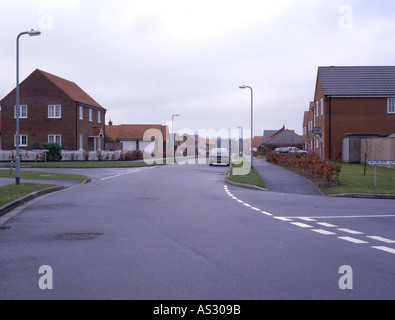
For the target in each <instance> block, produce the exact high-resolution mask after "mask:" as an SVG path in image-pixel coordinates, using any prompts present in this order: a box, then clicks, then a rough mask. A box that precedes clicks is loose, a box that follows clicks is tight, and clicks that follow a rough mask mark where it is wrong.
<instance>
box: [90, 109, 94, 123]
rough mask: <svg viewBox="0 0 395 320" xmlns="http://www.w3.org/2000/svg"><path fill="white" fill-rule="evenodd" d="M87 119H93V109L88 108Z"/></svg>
mask: <svg viewBox="0 0 395 320" xmlns="http://www.w3.org/2000/svg"><path fill="white" fill-rule="evenodd" d="M89 121H90V122H92V121H93V110H92V109H89Z"/></svg>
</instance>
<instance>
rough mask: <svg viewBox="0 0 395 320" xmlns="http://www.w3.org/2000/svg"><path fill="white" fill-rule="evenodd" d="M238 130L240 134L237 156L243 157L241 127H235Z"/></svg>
mask: <svg viewBox="0 0 395 320" xmlns="http://www.w3.org/2000/svg"><path fill="white" fill-rule="evenodd" d="M237 129H239V130H240V131H239V133H240V138H239V156H240V157H242V156H243V151H244V140H243V127H237Z"/></svg>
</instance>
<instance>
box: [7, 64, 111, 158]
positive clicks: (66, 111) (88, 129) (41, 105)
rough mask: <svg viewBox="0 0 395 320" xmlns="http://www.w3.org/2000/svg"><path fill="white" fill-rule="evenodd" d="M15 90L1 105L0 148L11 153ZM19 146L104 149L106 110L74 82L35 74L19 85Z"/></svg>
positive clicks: (40, 72)
mask: <svg viewBox="0 0 395 320" xmlns="http://www.w3.org/2000/svg"><path fill="white" fill-rule="evenodd" d="M15 104H16V89H14V90H13V91H12V92H11V93H10V94H8V95H7V96H6V97H5V98H4V99H2V100H1V101H0V105H1V119H2V122H1V124H2V126H1V143H2V144H1V148H2V149H3V150H14V149H15V145H16V141H15V136H16V120H15V119H16V116H15V114H16V113H15V112H16V106H15ZM20 106H21V107H20V109H21V110H20V146H21V149H22V150H31V149H33V148H35V147H36V146H38V145H42V144H43V143H46V142H49V143H58V144H60V145H62V146H63V147H65V148H66V149H68V150H79V149H83V150H87V151H96V150H100V149H104V135H105V116H106V111H107V110H106V109H104V108H103V107H102V106H101V105H100V104H99V103H97V102H96V101H95V100H94V99H92V98H91V97H90V96H89V95H88V94H87V93H86V92H84V91H83V90H82V89H81V88H80V87H79V86H77V85H76V84H75V83H74V82H71V81H68V80H65V79H62V78H59V77H57V76H54V75H52V74H49V73H47V72H44V71H41V70H38V69H37V70H35V71H34V72H33V73H32V74H31V75H30V76H29V77H27V78H26V79H25V80H24V81H23V82H22V83H21V84H20Z"/></svg>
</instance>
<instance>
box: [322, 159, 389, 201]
mask: <svg viewBox="0 0 395 320" xmlns="http://www.w3.org/2000/svg"><path fill="white" fill-rule="evenodd" d="M341 166H342V172H341V173H340V176H339V182H340V184H341V185H340V186H338V187H334V188H329V189H323V190H322V191H323V192H324V193H325V194H326V195H332V194H343V193H366V194H395V170H393V169H388V168H382V167H377V188H375V187H374V167H369V166H368V167H367V171H366V175H364V165H363V164H349V163H342V164H341Z"/></svg>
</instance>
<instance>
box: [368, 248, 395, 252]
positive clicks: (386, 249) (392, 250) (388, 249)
mask: <svg viewBox="0 0 395 320" xmlns="http://www.w3.org/2000/svg"><path fill="white" fill-rule="evenodd" d="M372 248H373V249H377V250H381V251H385V252H388V253H392V254H395V249H392V248H388V247H372Z"/></svg>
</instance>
